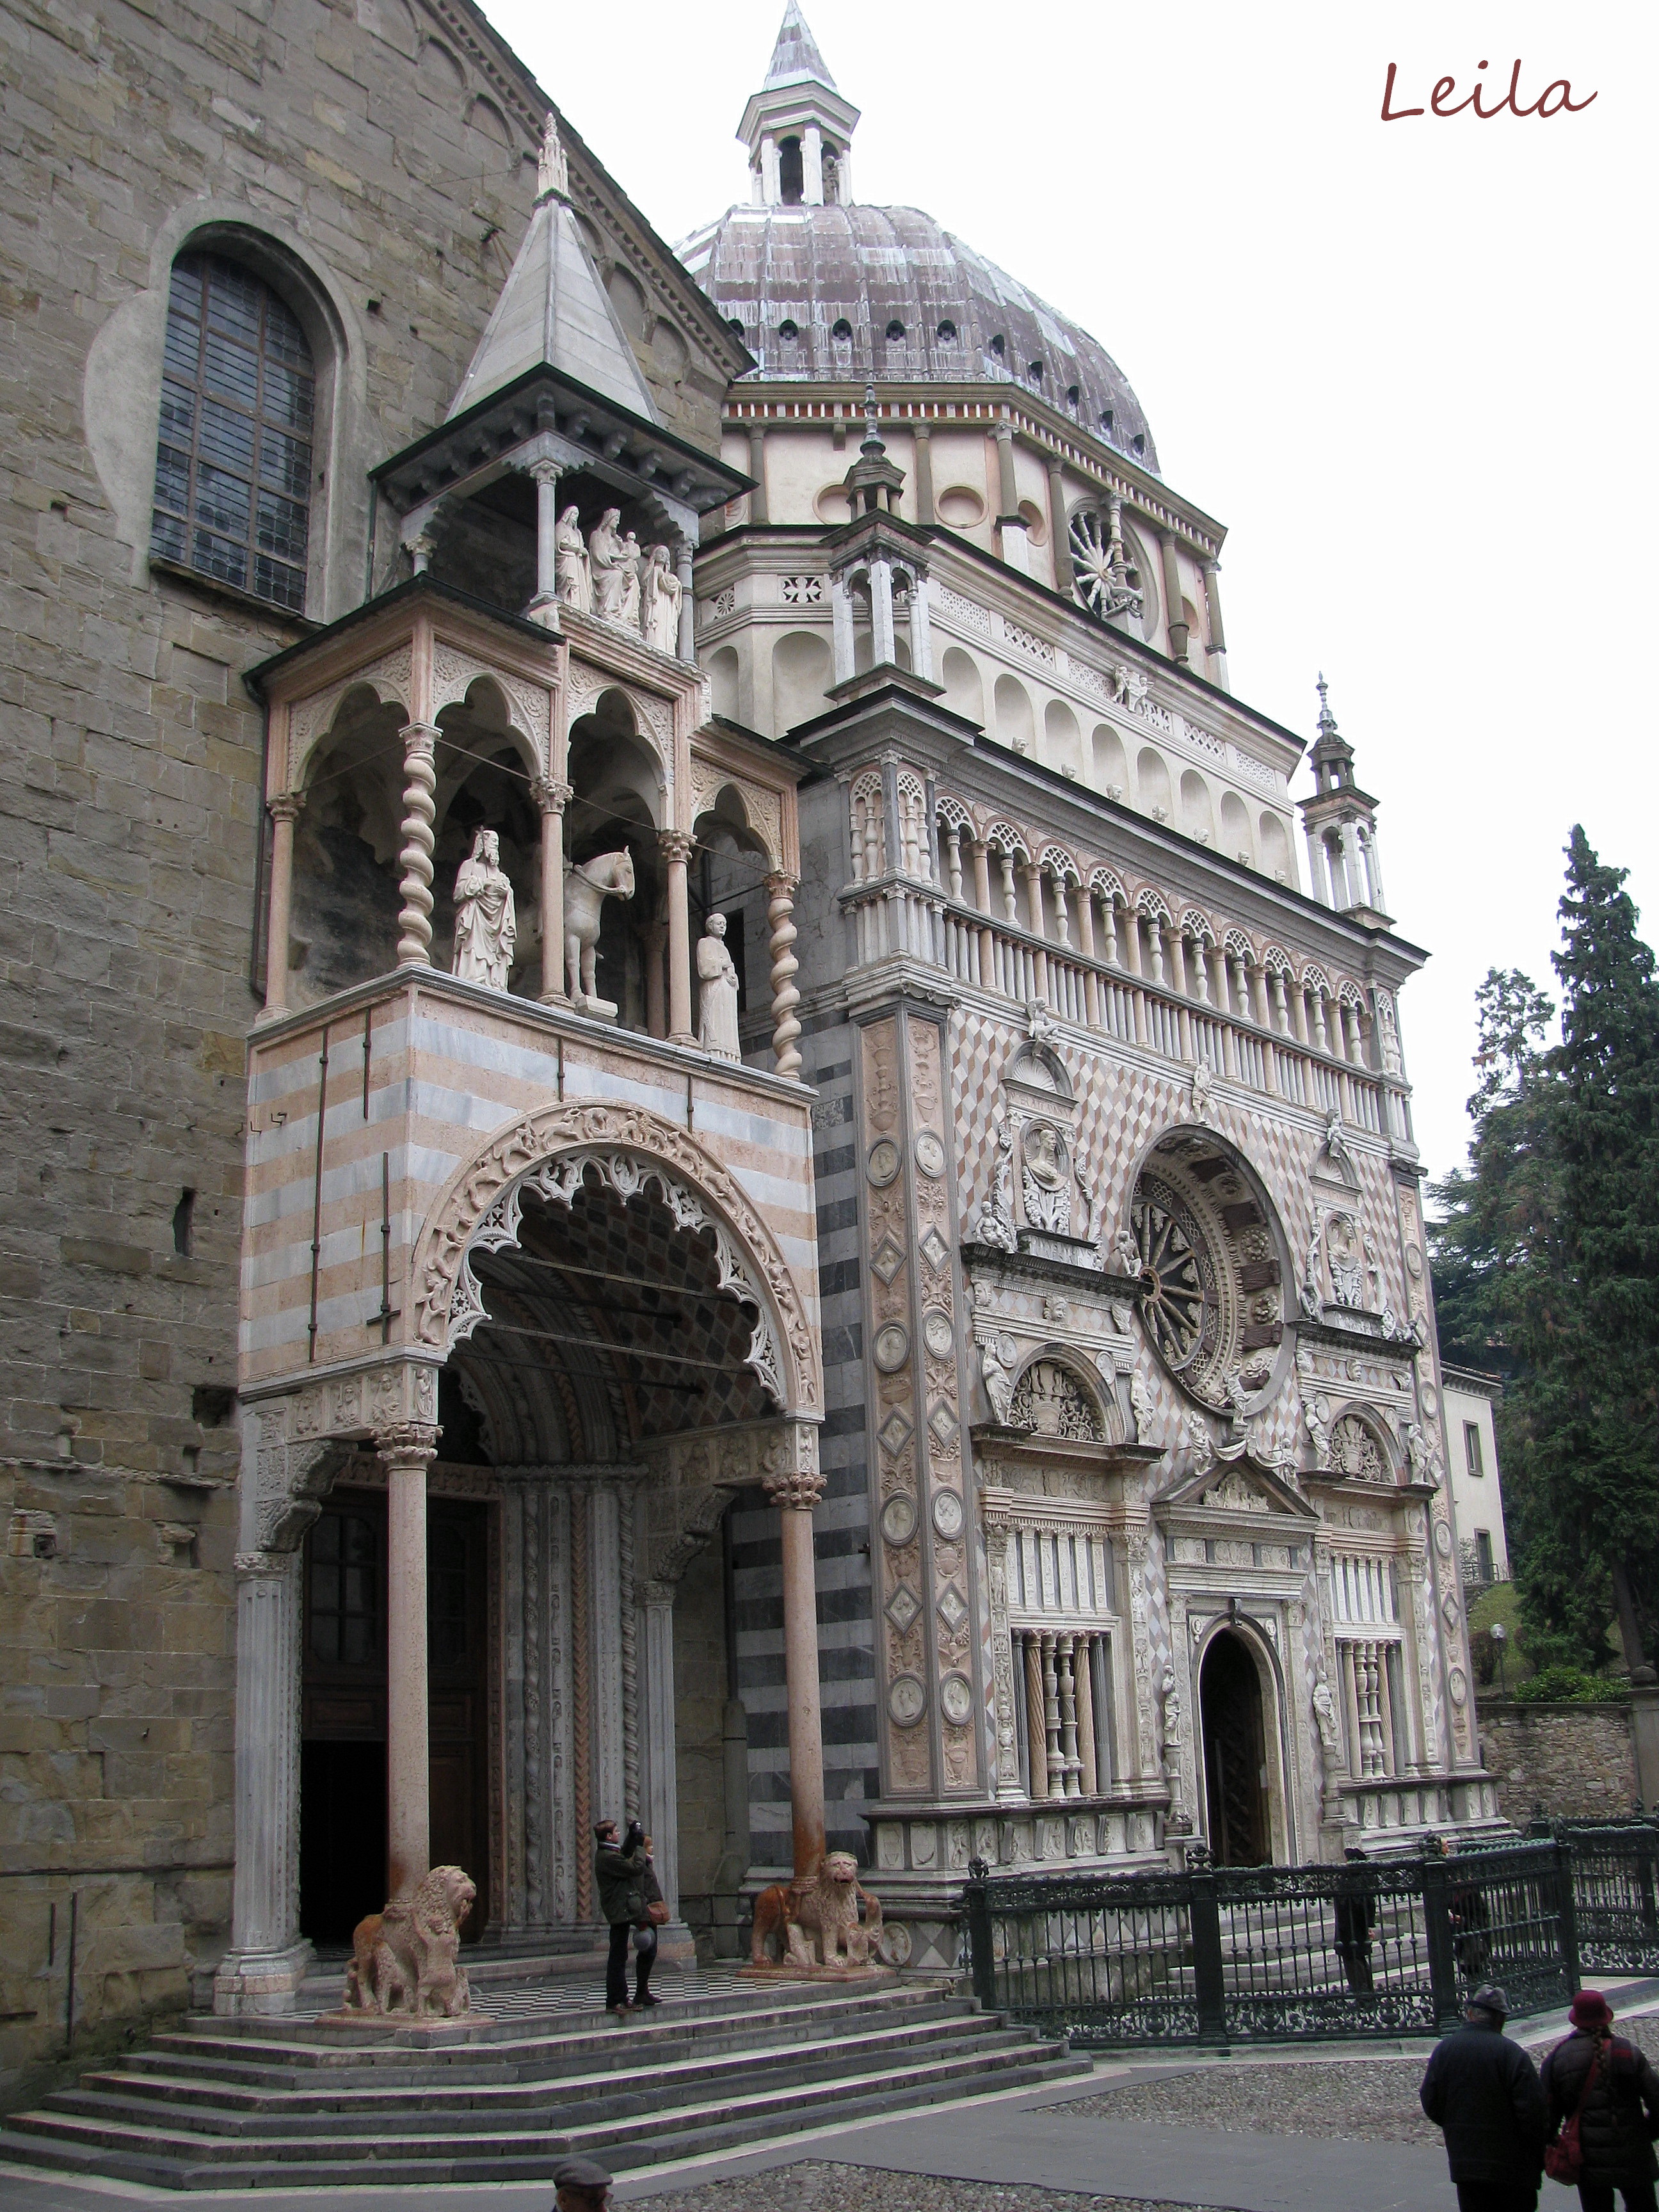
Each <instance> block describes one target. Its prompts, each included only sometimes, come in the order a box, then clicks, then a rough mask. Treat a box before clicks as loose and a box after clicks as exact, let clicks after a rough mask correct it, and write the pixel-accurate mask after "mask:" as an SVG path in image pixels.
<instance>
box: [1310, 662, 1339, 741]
mask: <svg viewBox="0 0 1659 2212" xmlns="http://www.w3.org/2000/svg"><path fill="white" fill-rule="evenodd" d="M1314 689H1315V690H1316V691H1317V692H1318V694H1319V733H1320V735H1321V737H1330V738H1334V736H1335V735H1336V717H1335V715H1334V714H1332V712H1331V702H1330V700H1329V698H1328V696H1327V694H1328V692H1329V690H1330V686H1329V684H1327V682H1326V681H1325V671H1324V670H1323V669H1321V670H1320V671H1319V680H1318V682H1317V683H1316V684H1315V686H1314Z"/></svg>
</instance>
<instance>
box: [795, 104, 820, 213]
mask: <svg viewBox="0 0 1659 2212" xmlns="http://www.w3.org/2000/svg"><path fill="white" fill-rule="evenodd" d="M800 173H801V194H800V196H801V198H802V200H803V201H804V202H805V204H806V205H807V206H808V207H822V206H823V131H821V130H820V129H819V128H818V126H817V124H816V123H809V124H808V125H807V126H806V128H805V130H804V131H802V132H801V134H800Z"/></svg>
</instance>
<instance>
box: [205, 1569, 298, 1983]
mask: <svg viewBox="0 0 1659 2212" xmlns="http://www.w3.org/2000/svg"><path fill="white" fill-rule="evenodd" d="M301 1573H302V1565H301V1553H299V1552H298V1551H292V1552H240V1553H237V1555H236V1771H235V1789H236V1808H235V1809H236V1872H235V1878H234V1887H233V1889H232V1893H231V1948H230V1949H229V1950H228V1952H227V1953H226V1954H225V1956H224V1958H223V1959H222V1960H221V1962H220V1965H219V1968H218V1971H217V1972H216V1974H215V1976H214V1984H213V2008H214V2010H215V2011H216V2013H220V2014H224V2015H240V2014H247V2013H276V2012H287V2011H290V2010H291V2009H292V2008H293V2005H294V2001H295V1992H296V1991H297V1990H298V1988H299V1986H300V1984H301V1981H302V1980H303V1979H304V1978H305V1974H306V1971H307V1967H308V1966H309V1964H310V1961H311V1945H310V1944H309V1942H307V1941H306V1939H305V1938H304V1937H303V1936H301V1933H300V1667H301V1653H300V1633H301V1629H300V1623H301Z"/></svg>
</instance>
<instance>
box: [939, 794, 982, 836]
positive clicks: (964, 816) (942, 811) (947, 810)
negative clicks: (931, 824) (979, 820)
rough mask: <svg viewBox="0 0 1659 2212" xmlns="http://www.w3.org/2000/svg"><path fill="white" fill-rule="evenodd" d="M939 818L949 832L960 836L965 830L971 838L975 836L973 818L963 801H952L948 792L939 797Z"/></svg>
mask: <svg viewBox="0 0 1659 2212" xmlns="http://www.w3.org/2000/svg"><path fill="white" fill-rule="evenodd" d="M939 820H940V821H941V822H942V823H944V824H945V828H946V829H954V830H956V831H957V833H958V834H960V833H961V832H962V831H963V830H964V829H965V830H966V831H967V832H968V834H969V836H970V837H971V836H973V835H974V817H973V816H972V815H971V814H970V813H969V811H968V808H967V807H966V806H965V805H963V802H962V800H961V799H952V798H951V796H950V794H949V793H946V792H941V793H939Z"/></svg>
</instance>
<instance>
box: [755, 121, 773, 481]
mask: <svg viewBox="0 0 1659 2212" xmlns="http://www.w3.org/2000/svg"><path fill="white" fill-rule="evenodd" d="M766 145H767V149H768V150H769V151H770V152H771V155H772V161H773V166H774V167H776V164H777V151H776V149H775V147H774V146H773V143H772V141H771V140H770V139H768V140H767V141H766ZM776 202H777V196H776V194H775V193H774V194H773V195H772V197H771V200H770V202H769V204H770V205H774V206H775V205H776ZM749 473H750V476H751V477H753V478H754V479H755V489H753V491H751V492H750V495H749V520H750V522H758V523H764V522H765V521H766V520H767V513H766V431H765V428H764V427H763V425H762V424H761V423H759V422H751V423H750V425H749Z"/></svg>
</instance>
